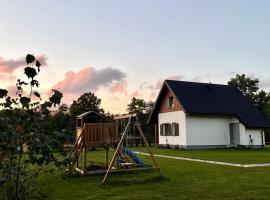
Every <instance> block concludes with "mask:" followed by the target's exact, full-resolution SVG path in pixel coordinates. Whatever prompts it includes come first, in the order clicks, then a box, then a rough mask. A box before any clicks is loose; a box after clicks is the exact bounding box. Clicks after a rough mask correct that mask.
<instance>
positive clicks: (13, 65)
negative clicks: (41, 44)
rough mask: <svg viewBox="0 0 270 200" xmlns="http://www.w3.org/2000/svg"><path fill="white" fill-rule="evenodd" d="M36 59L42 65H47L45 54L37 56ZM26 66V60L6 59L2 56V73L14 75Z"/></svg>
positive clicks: (0, 71) (0, 58)
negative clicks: (17, 70)
mask: <svg viewBox="0 0 270 200" xmlns="http://www.w3.org/2000/svg"><path fill="white" fill-rule="evenodd" d="M36 58H37V59H38V60H39V62H40V63H41V64H42V65H45V66H46V65H47V57H46V56H45V55H43V54H41V55H37V56H36ZM22 66H26V62H25V58H18V59H5V58H3V57H1V56H0V73H1V74H12V73H13V72H14V71H15V70H16V69H18V68H19V67H22Z"/></svg>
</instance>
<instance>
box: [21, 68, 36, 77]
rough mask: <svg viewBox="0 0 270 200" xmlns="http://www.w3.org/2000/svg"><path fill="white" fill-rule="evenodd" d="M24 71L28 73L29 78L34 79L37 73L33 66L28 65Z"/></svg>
mask: <svg viewBox="0 0 270 200" xmlns="http://www.w3.org/2000/svg"><path fill="white" fill-rule="evenodd" d="M24 73H25V74H26V76H27V77H28V78H32V79H33V78H34V77H35V76H36V75H37V71H36V70H35V69H34V68H32V67H26V68H25V69H24Z"/></svg>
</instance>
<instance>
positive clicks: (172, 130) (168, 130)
mask: <svg viewBox="0 0 270 200" xmlns="http://www.w3.org/2000/svg"><path fill="white" fill-rule="evenodd" d="M160 136H179V124H178V123H176V122H174V123H172V124H170V123H164V124H160Z"/></svg>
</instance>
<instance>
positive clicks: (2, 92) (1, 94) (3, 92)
mask: <svg viewBox="0 0 270 200" xmlns="http://www.w3.org/2000/svg"><path fill="white" fill-rule="evenodd" d="M7 94H8V91H7V90H5V89H0V98H4V97H5V96H7Z"/></svg>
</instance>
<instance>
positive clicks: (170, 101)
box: [168, 96, 173, 108]
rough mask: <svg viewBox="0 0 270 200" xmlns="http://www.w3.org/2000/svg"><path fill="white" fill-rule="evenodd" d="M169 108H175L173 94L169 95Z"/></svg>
mask: <svg viewBox="0 0 270 200" xmlns="http://www.w3.org/2000/svg"><path fill="white" fill-rule="evenodd" d="M168 108H173V96H170V97H168Z"/></svg>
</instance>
